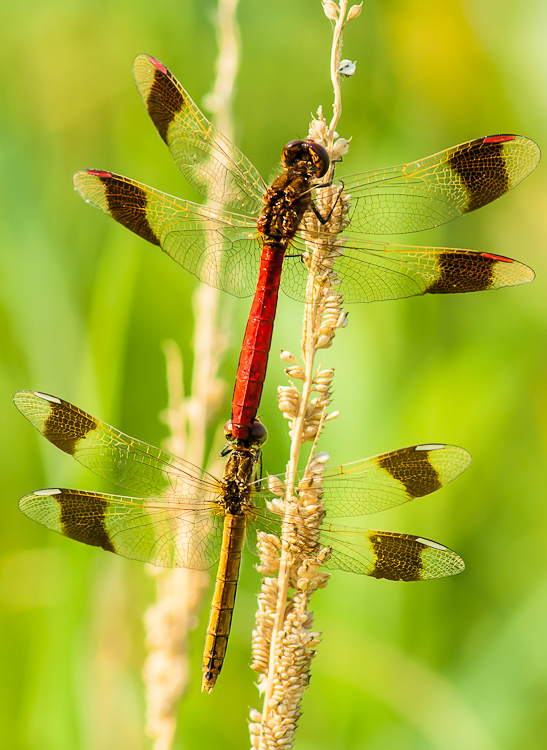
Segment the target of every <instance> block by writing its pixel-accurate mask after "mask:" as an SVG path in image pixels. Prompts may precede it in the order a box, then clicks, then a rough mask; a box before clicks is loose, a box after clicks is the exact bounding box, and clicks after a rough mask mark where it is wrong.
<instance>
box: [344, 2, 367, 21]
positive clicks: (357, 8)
mask: <svg viewBox="0 0 547 750" xmlns="http://www.w3.org/2000/svg"><path fill="white" fill-rule="evenodd" d="M362 9H363V3H359V5H352V6H351V8H350V9H349V13H348V17H347V20H348V21H353V19H354V18H359V16H360V15H361V10H362Z"/></svg>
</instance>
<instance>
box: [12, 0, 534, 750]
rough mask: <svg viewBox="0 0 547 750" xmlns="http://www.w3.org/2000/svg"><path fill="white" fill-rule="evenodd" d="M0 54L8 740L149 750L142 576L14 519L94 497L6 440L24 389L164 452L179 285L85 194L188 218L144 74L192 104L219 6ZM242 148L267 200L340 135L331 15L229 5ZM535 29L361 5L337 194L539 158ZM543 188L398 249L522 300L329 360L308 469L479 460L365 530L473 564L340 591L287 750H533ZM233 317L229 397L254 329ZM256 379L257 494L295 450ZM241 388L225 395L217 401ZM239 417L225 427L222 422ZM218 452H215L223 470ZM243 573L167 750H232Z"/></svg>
mask: <svg viewBox="0 0 547 750" xmlns="http://www.w3.org/2000/svg"><path fill="white" fill-rule="evenodd" d="M1 6H2V7H1V8H0V19H1V23H2V32H1V39H2V44H1V45H0V61H1V63H2V65H1V69H2V75H1V76H0V97H1V99H0V193H1V206H2V209H1V211H0V248H1V251H0V320H1V325H0V345H1V351H2V355H1V360H0V410H1V411H0V413H1V429H0V456H1V460H2V469H1V475H0V476H1V486H2V519H3V521H2V524H1V525H0V606H1V615H0V673H1V683H0V736H1V737H2V742H1V744H2V746H3V747H9V748H11V749H12V750H16V749H19V748H21V749H23V748H24V749H25V750H27V749H34V748H40V750H50V749H51V750H65V749H66V750H68V749H69V748H70V749H71V750H72V749H74V748H78V749H82V750H88V749H91V748H93V750H97V749H99V750H103V749H104V750H110V749H111V748H112V749H114V748H117V749H119V748H124V750H125V749H128V748H130V749H131V750H133V749H135V750H140V748H147V747H148V746H149V745H148V742H147V740H146V739H145V738H144V730H143V724H144V720H143V712H144V699H143V690H142V685H141V678H140V669H141V665H142V661H143V658H144V655H145V654H144V649H143V645H142V639H143V629H142V620H141V615H142V611H143V609H144V607H145V606H146V605H147V604H148V603H149V602H150V600H151V598H152V595H153V590H152V585H151V583H150V580H149V579H148V578H147V577H146V576H145V575H144V572H143V566H142V565H141V564H139V563H135V562H130V561H126V560H123V559H120V558H117V557H115V556H113V555H109V554H107V553H104V552H102V551H101V550H95V549H92V548H87V547H84V546H83V545H78V544H76V543H74V542H71V541H69V540H65V539H62V538H61V537H58V536H56V535H54V534H52V533H51V532H48V531H46V530H45V529H43V528H41V527H40V526H38V525H36V524H33V523H32V522H31V521H29V520H28V519H26V518H25V517H23V516H22V515H21V514H20V513H19V511H18V509H17V500H18V498H19V497H20V496H21V495H23V494H24V493H26V492H28V491H30V490H33V489H36V488H39V487H43V486H63V485H64V486H71V485H72V486H76V487H82V488H87V489H97V488H100V487H101V486H102V485H101V484H100V482H99V480H98V479H96V478H95V477H94V476H92V475H91V474H90V473H89V472H86V471H84V470H82V469H81V468H80V467H78V466H77V465H76V464H75V462H73V461H71V460H70V459H69V458H68V457H67V456H65V455H64V454H61V453H60V451H56V450H55V449H54V448H53V447H51V446H50V445H48V444H46V441H45V440H43V439H42V438H41V437H40V436H39V435H38V433H37V432H36V431H35V430H33V429H32V428H31V426H30V425H29V424H28V423H27V422H26V421H25V420H24V419H23V418H22V417H21V416H20V415H19V414H18V413H17V411H16V410H15V408H14V407H13V405H12V403H11V397H12V395H13V393H14V391H15V390H17V389H19V388H35V389H40V390H42V391H46V392H49V393H53V394H56V395H58V396H62V397H63V398H65V399H67V400H69V401H72V402H74V403H76V404H77V405H79V406H80V407H82V408H84V409H87V410H88V411H90V412H91V413H93V414H95V415H96V416H98V417H101V418H102V419H104V420H106V421H107V422H109V423H113V424H115V425H116V426H118V427H119V428H121V429H123V430H124V431H126V432H129V433H130V434H133V435H135V436H137V437H139V438H141V439H143V440H146V441H147V442H151V443H154V444H159V443H160V442H161V441H162V440H163V439H164V438H165V437H166V427H165V425H163V424H162V422H161V421H160V420H159V414H160V412H161V410H162V409H164V408H165V405H166V399H167V392H166V385H165V365H164V359H163V354H162V351H161V342H162V341H163V340H164V339H165V338H168V337H170V338H173V339H175V340H176V341H177V342H178V343H179V344H180V347H181V349H182V352H183V356H184V360H185V368H186V371H187V373H189V371H190V368H191V364H192V354H191V336H192V331H193V319H192V308H191V296H192V291H193V289H194V288H195V286H196V280H195V279H194V277H192V276H190V275H189V274H188V273H187V272H185V271H183V270H182V269H180V268H179V267H178V266H176V265H175V264H174V263H173V262H172V261H171V260H170V259H169V258H167V257H166V256H165V255H163V254H162V253H160V252H159V251H158V249H157V248H153V247H152V246H150V245H147V244H145V243H144V242H143V241H141V240H140V239H138V238H137V237H135V236H134V235H132V234H130V233H129V232H127V231H126V230H124V229H123V228H121V227H119V226H118V225H116V224H115V223H114V222H113V221H111V220H109V219H108V218H107V217H105V216H104V215H102V214H101V213H100V212H98V211H96V210H94V209H92V208H91V207H88V206H86V205H85V204H84V203H83V201H81V199H80V198H79V197H78V195H77V194H76V193H75V192H74V191H73V189H72V183H71V176H72V173H73V172H74V171H75V170H77V169H81V168H84V167H94V168H104V169H111V170H113V171H117V172H121V173H123V174H127V175H129V176H132V177H134V178H136V179H138V180H141V181H143V182H145V183H148V184H151V185H155V186H156V187H158V188H160V189H163V190H166V191H168V192H172V193H174V194H176V195H180V196H182V197H193V195H192V194H191V191H190V189H189V188H188V186H187V185H186V184H185V181H184V179H183V178H182V177H181V175H180V174H179V173H178V171H177V169H176V167H175V166H174V164H173V162H172V160H171V157H170V156H169V153H168V151H167V149H166V148H165V146H164V145H163V144H162V142H161V140H160V139H159V138H158V136H157V134H156V132H155V130H154V128H153V126H152V124H151V122H150V121H149V118H148V117H147V115H146V112H145V110H144V108H143V106H142V103H141V101H140V97H139V96H138V93H137V91H136V89H135V87H134V84H133V80H132V76H131V65H132V61H133V58H134V57H135V55H136V54H138V53H140V52H148V53H150V54H153V55H154V56H156V57H158V58H159V59H160V60H162V61H163V62H164V63H165V64H166V65H168V66H169V67H170V68H171V69H172V70H173V72H174V73H175V75H176V76H177V77H178V78H179V79H180V80H181V81H182V82H183V83H184V85H185V86H186V87H187V88H188V90H189V91H190V93H191V94H192V96H193V97H194V98H195V99H196V101H197V102H198V103H200V102H201V101H202V97H203V96H204V94H205V93H206V92H207V91H209V90H210V88H211V86H212V82H213V78H214V61H215V57H216V42H215V33H214V29H213V26H212V23H211V18H212V14H213V12H214V7H215V4H214V2H212V0H208V1H207V2H204V1H203V0H179V2H174V1H173V0H165V2H163V3H134V2H127V1H126V0H110V2H106V0H105V1H103V2H98V1H97V0H94V1H93V2H91V1H89V2H85V1H84V0H49V2H47V3H43V2H37V1H36V0H21V2H19V3H17V4H12V3H8V2H7V1H6V0H4V2H3V3H2V4H1ZM239 19H240V24H241V44H242V60H241V71H240V76H239V79H238V84H237V95H236V100H235V107H234V116H235V132H236V140H237V143H238V145H240V146H241V147H242V148H243V150H244V151H245V153H246V154H247V155H248V156H249V157H250V158H251V160H252V161H253V162H254V163H255V164H256V166H257V167H258V168H259V170H260V171H261V172H262V174H263V175H264V176H265V177H266V178H267V177H269V176H270V175H271V173H272V170H273V169H274V167H275V165H276V163H277V161H278V159H279V152H280V149H281V147H282V145H283V144H284V143H285V142H286V141H287V140H290V139H293V138H295V137H299V136H303V135H305V134H306V132H307V125H308V121H309V115H310V112H311V111H312V110H315V108H316V107H317V106H318V105H319V104H323V106H324V109H325V112H326V113H327V114H328V113H330V104H331V96H332V95H331V89H330V82H329V76H328V62H329V55H330V37H331V31H330V26H329V23H328V22H327V20H326V19H325V17H324V16H323V13H322V10H321V6H320V3H319V0H300V2H298V3H295V2H289V0H277V2H275V3H264V2H259V0H254V1H253V0H241V5H240V9H239ZM546 33H547V5H546V4H545V2H543V0H520V1H519V2H517V1H516V0H479V1H478V2H477V1H475V2H474V1H473V0H467V1H464V0H462V1H461V2H456V1H455V0H445V2H442V3H439V2H438V0H365V4H364V8H363V13H362V16H361V18H360V19H359V20H357V21H354V22H353V23H351V24H350V26H349V28H348V30H347V33H346V36H345V48H344V54H345V56H346V57H349V58H351V59H353V60H355V59H356V60H357V61H358V68H357V74H356V75H355V77H354V78H353V79H350V80H348V81H346V82H345V83H344V111H343V116H342V121H341V123H340V127H339V131H340V134H341V135H343V136H344V137H346V138H349V137H350V136H352V137H353V141H352V145H351V151H350V154H349V155H348V156H347V157H346V159H345V162H344V164H343V169H342V170H341V171H340V174H342V172H343V170H345V171H346V172H347V173H351V172H354V171H360V170H365V169H372V168H377V167H381V166H387V165H390V164H398V163H401V162H404V161H411V160H414V159H418V158H420V157H423V156H426V155H427V154H430V153H434V152H435V151H438V150H441V149H443V148H446V147H448V146H452V145H454V144H456V143H459V142H461V141H465V140H467V139H470V138H475V137H478V136H481V135H486V134H491V133H499V132H516V133H523V134H525V135H528V136H530V137H532V138H534V139H535V140H537V141H538V143H539V144H540V146H541V145H542V144H546V143H547V96H546V91H547V85H546V84H547V46H546V44H545V38H546ZM546 205H547V180H546V179H545V176H544V170H543V167H542V166H540V168H539V169H538V170H537V171H536V173H534V174H533V175H532V176H531V177H530V178H529V179H528V180H526V182H525V183H523V184H522V185H521V186H520V187H519V188H518V189H517V190H515V191H514V192H513V193H510V194H509V195H507V196H505V197H504V198H502V199H501V200H500V201H498V202H496V203H495V204H493V205H491V206H489V207H487V208H485V209H482V210H481V211H479V212H478V213H477V214H474V215H470V216H466V217H464V218H461V219H460V220H458V221H456V222H454V223H452V224H450V225H448V226H446V227H442V228H439V229H437V230H433V231H431V232H428V233H424V234H423V235H420V236H419V237H412V238H408V239H410V241H411V242H412V243H414V244H419V243H420V242H422V243H425V244H430V245H432V244H437V245H443V244H444V245H449V246H459V247H470V248H473V249H480V250H482V251H486V252H491V253H500V254H505V255H509V256H512V257H515V258H518V259H519V260H521V261H523V262H525V263H528V264H529V265H531V266H532V267H533V268H534V269H535V271H536V273H537V279H536V281H535V282H534V283H533V284H532V285H530V286H528V287H520V288H514V289H506V290H501V291H499V292H491V293H479V294H475V295H465V296H454V297H431V298H418V299H411V300H404V301H400V302H389V303H383V304H376V305H372V306H364V305H361V306H352V307H350V308H349V309H350V325H349V327H348V328H346V329H345V330H343V331H341V332H340V334H339V336H338V337H337V339H336V342H335V345H334V347H333V348H332V349H330V350H327V351H325V352H324V353H322V357H321V359H322V362H323V364H324V365H325V366H327V365H328V366H334V367H336V379H335V388H336V392H335V401H334V406H335V408H339V409H342V415H341V417H340V418H339V419H338V420H336V421H335V422H334V423H332V424H331V425H329V427H328V430H327V431H326V433H325V434H324V437H323V438H322V441H321V447H322V448H323V449H325V450H329V451H330V453H331V457H332V460H333V461H335V462H337V463H340V462H347V461H354V460H356V459H358V458H361V457H364V456H366V455H372V454H376V453H380V452H382V451H385V450H390V449H395V448H399V447H402V446H404V445H408V444H411V443H415V442H421V441H422V442H433V441H442V442H452V443H455V444H458V445H462V446H464V447H465V448H467V449H468V450H470V451H471V453H472V454H473V459H474V462H473V464H472V466H471V468H470V469H469V471H468V472H467V473H466V474H465V475H464V476H462V477H461V478H460V479H458V481H457V482H455V483H454V484H453V485H450V486H449V487H448V488H446V489H444V490H442V491H441V492H439V493H437V494H435V495H433V496H431V497H429V498H424V499H422V500H420V501H417V502H416V503H414V504H412V505H411V506H408V507H405V508H402V509H400V510H394V511H390V512H389V513H386V514H383V515H382V517H380V516H378V517H373V518H370V519H369V518H367V519H364V521H363V524H366V525H372V526H373V527H376V528H386V529H390V530H397V531H406V532H410V533H416V534H420V535H423V536H427V537H430V538H433V539H436V540H438V541H441V542H443V543H445V544H447V545H449V546H450V547H452V548H454V549H456V550H458V552H460V553H461V554H462V556H463V557H464V559H465V560H466V563H467V570H466V571H465V573H464V574H463V575H461V576H459V577H456V578H454V579H449V580H445V581H439V582H430V583H423V584H402V583H392V582H378V581H375V580H372V579H368V578H360V577H357V576H351V575H348V574H343V573H338V574H334V575H333V576H332V580H331V583H330V585H329V586H328V587H327V588H326V589H325V590H324V591H322V592H320V593H319V594H317V596H316V597H315V600H314V602H313V607H314V610H315V616H316V617H315V627H316V628H317V629H319V630H321V631H323V642H322V644H321V645H320V647H319V649H318V654H317V658H316V659H315V661H314V664H313V676H312V682H311V687H310V689H309V690H308V691H307V694H306V696H305V699H304V704H303V716H302V719H301V721H300V727H299V731H298V734H297V741H296V746H297V747H298V748H300V750H311V749H312V748H331V749H332V748H344V749H350V748H351V749H353V748H359V749H360V750H365V749H366V750H380V748H389V749H390V750H434V749H435V750H437V749H439V750H461V749H463V748H465V750H502V749H503V750H513V749H515V750H516V749H517V748H519V749H520V748H523V747H526V748H528V750H532V748H544V747H545V735H546V732H547V710H546V706H547V703H546V702H547V638H546V627H547V555H546V548H547V510H546V493H545V485H546V481H545V480H546V471H545V465H546V460H545V452H546V450H547V395H546V387H545V386H546V383H545V380H546V374H547V351H546V347H545V344H546V340H547V339H546V337H547V307H546V301H547V286H546V284H547V282H546V278H547V253H546V249H545V247H544V246H545V243H546V239H547V219H546V217H547V210H546V208H545V207H546ZM221 304H222V306H223V315H227V314H228V313H230V314H232V315H233V325H232V326H231V340H230V349H229V355H228V357H227V359H226V361H225V362H224V365H223V375H224V376H225V378H226V381H227V382H228V383H231V381H232V379H233V376H234V372H235V365H236V362H237V356H238V347H239V346H240V342H241V338H242V334H243V328H244V323H245V318H246V315H247V311H248V308H249V301H248V300H238V301H234V300H232V299H228V298H227V295H222V300H221ZM301 312H302V310H301V306H299V305H298V304H296V303H294V302H292V301H290V300H287V299H286V298H282V299H281V300H280V305H279V315H278V321H277V324H276V329H275V333H274V342H273V351H274V353H275V352H276V351H278V350H279V348H280V347H281V346H283V347H284V348H288V349H291V350H292V351H294V352H297V351H298V348H299V334H298V331H299V325H300V318H301ZM280 383H284V378H283V374H282V366H281V363H280V362H279V360H278V359H277V356H275V354H274V356H273V357H272V361H271V363H270V368H269V373H268V378H267V381H266V388H265V394H264V398H263V404H262V407H261V413H262V415H263V418H264V421H265V422H266V424H267V425H268V429H269V431H270V441H269V443H268V445H267V448H266V451H265V467H266V468H267V470H269V471H270V472H278V471H282V470H283V467H284V464H285V461H286V456H287V449H288V444H289V441H288V437H287V430H286V423H285V422H284V420H283V419H282V417H281V415H280V413H279V412H278V411H277V407H276V404H275V389H276V387H277V385H278V384H280ZM230 389H231V385H229V386H228V393H229V392H230ZM228 413H229V405H228V402H227V403H226V407H225V409H224V413H221V414H219V417H218V418H219V421H224V419H226V418H227V416H228ZM214 449H215V450H216V449H218V445H215V446H214ZM254 562H255V561H254V560H253V559H252V558H251V557H248V558H247V559H246V561H245V564H244V569H243V574H242V583H241V587H240V591H239V595H238V604H237V611H236V617H235V621H234V626H233V636H232V639H231V644H230V648H229V652H228V658H227V661H226V665H225V668H224V672H223V674H222V677H221V679H220V681H219V684H218V686H217V688H216V689H215V691H214V692H213V694H212V695H211V696H203V695H201V693H200V692H199V682H200V680H199V672H200V662H201V652H202V646H203V640H204V628H205V622H206V614H205V610H206V608H207V605H208V599H209V596H207V599H206V601H205V602H204V613H203V617H202V621H201V624H200V626H199V627H198V628H197V630H196V631H195V632H194V633H193V636H192V669H193V679H192V683H191V687H190V691H189V694H188V695H187V697H186V699H185V701H184V703H183V704H182V707H181V712H180V729H179V734H178V737H177V745H176V746H177V747H178V748H182V747H184V748H192V749H194V748H209V747H222V748H225V749H226V750H229V749H230V748H241V747H247V746H248V743H249V739H248V734H247V726H246V721H247V710H248V706H249V705H252V706H255V707H259V706H260V702H259V700H258V696H257V692H256V689H255V687H254V685H253V680H254V677H255V675H254V673H252V672H251V671H250V670H249V668H248V666H247V665H248V663H249V659H250V635H251V630H252V628H253V624H254V620H253V613H254V608H255V602H256V593H257V590H258V586H259V575H258V573H257V572H256V571H255V569H254V567H253V564H254Z"/></svg>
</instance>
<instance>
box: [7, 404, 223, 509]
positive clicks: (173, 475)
mask: <svg viewBox="0 0 547 750" xmlns="http://www.w3.org/2000/svg"><path fill="white" fill-rule="evenodd" d="M13 400H14V402H15V405H16V406H17V408H18V409H19V411H20V412H21V414H23V416H24V417H26V418H27V419H28V420H29V422H30V423H31V424H33V425H34V427H36V429H37V430H38V431H39V432H41V433H42V435H43V436H44V437H45V438H46V439H47V440H49V441H50V443H53V445H55V446H57V448H60V449H61V450H62V451H64V452H65V453H68V454H69V455H71V456H73V457H74V458H75V459H76V460H77V461H79V462H80V463H81V464H82V465H83V466H85V467H86V468H88V469H91V471H93V472H95V474H97V475H98V476H100V477H102V478H103V479H107V480H109V481H111V482H114V483H115V484H117V485H118V486H120V487H124V488H125V489H128V490H131V491H136V492H138V493H140V494H142V495H147V496H154V495H159V496H162V497H174V496H178V497H181V498H194V497H195V498H201V500H202V501H210V502H212V501H213V499H214V498H216V497H217V496H218V495H219V494H221V493H222V486H221V484H220V482H219V481H218V480H217V479H216V478H215V477H213V476H212V475H211V474H207V472H205V471H203V470H201V469H199V468H198V467H197V466H194V465H193V464H191V463H189V462H188V461H184V460H183V459H181V458H177V457H176V456H173V455H172V454H170V453H168V452H167V451H164V450H161V449H160V448H155V447H154V446H153V445H148V444H147V443H143V442H141V441H140V440H136V439H135V438H132V437H129V435H125V434H124V433H123V432H120V431H119V430H116V429H115V428H114V427H110V425H107V424H105V423H104V422H101V421H100V420H99V419H95V417H92V416H91V415H90V414H87V413H86V412H84V411H82V410H81V409H78V408H77V407H76V406H73V405H72V404H69V403H68V402H67V401H63V400H62V399H60V398H57V397H56V396H49V395H48V394H45V393H39V392H37V391H29V390H25V391H17V393H16V394H15V396H14V399H13Z"/></svg>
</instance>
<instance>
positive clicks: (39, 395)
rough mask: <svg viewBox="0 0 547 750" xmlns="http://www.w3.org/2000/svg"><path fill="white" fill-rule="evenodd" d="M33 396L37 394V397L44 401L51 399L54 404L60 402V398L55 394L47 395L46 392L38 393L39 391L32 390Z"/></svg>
mask: <svg viewBox="0 0 547 750" xmlns="http://www.w3.org/2000/svg"><path fill="white" fill-rule="evenodd" d="M33 393H34V395H35V396H38V398H43V399H44V400H45V401H52V402H53V403H54V404H60V403H61V399H60V398H57V397H56V396H48V394H47V393H40V392H39V391H33Z"/></svg>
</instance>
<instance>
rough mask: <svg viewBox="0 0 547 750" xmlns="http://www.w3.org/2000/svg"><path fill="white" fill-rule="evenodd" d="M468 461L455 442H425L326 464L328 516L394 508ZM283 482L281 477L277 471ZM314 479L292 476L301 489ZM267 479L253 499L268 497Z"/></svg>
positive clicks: (323, 480)
mask: <svg viewBox="0 0 547 750" xmlns="http://www.w3.org/2000/svg"><path fill="white" fill-rule="evenodd" d="M470 464H471V455H470V454H469V453H468V451H466V450H465V449H464V448H460V447H458V446H457V445H446V444H442V443H427V444H422V445H411V446H409V447H408V448H400V449H399V450H396V451H390V452H389V453H382V454H381V455H379V456H373V457H372V458H366V459H364V460H363V461H355V462H354V463H351V464H344V465H343V466H329V467H327V469H326V470H325V473H324V474H323V476H322V477H320V478H319V480H318V481H319V482H320V485H319V486H321V487H322V489H323V498H322V499H323V503H324V506H325V511H326V516H327V517H328V518H350V517H356V516H364V515H367V514H368V513H378V512H380V511H383V510H388V509H389V508H394V507H396V506H397V505H401V504H402V503H406V502H409V501H410V500H414V499H415V498H417V497H423V496H424V495H429V494H430V493H431V492H435V491H436V490H438V489H440V488H441V487H443V486H444V485H445V484H448V483H449V482H452V481H453V480H454V479H456V478H457V477H458V476H459V475H460V474H461V473H462V472H464V471H465V470H466V469H467V468H468V466H469V465H470ZM279 478H280V479H281V480H282V481H285V480H286V476H285V475H279ZM316 481H317V480H315V479H313V480H308V479H306V478H305V475H304V472H303V471H300V472H298V473H297V474H296V476H295V486H296V487H300V488H301V489H302V490H305V489H306V488H307V487H309V486H313V484H314V483H315V482H316ZM268 482H269V478H268V477H265V478H263V479H260V480H258V481H257V482H255V484H254V486H255V487H256V489H257V490H258V492H257V499H259V498H260V499H262V498H265V499H269V500H271V499H273V495H270V497H267V495H268V492H269V491H268V489H267V487H268Z"/></svg>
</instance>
